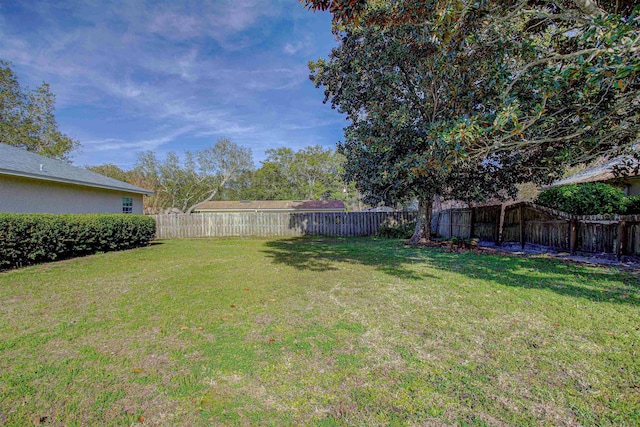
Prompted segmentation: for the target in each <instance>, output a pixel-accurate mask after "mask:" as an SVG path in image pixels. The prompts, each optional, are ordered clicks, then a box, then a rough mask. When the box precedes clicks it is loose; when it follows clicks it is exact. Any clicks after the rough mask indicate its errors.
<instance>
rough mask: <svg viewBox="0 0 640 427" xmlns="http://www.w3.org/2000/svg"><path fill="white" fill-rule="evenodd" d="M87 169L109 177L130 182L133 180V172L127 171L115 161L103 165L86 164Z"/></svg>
mask: <svg viewBox="0 0 640 427" xmlns="http://www.w3.org/2000/svg"><path fill="white" fill-rule="evenodd" d="M85 169H87V170H90V171H91V172H95V173H99V174H100V175H104V176H108V177H109V178H113V179H117V180H119V181H124V182H129V181H131V173H130V172H128V171H125V170H124V169H122V168H121V167H120V166H118V165H114V164H113V163H105V164H103V165H96V166H85Z"/></svg>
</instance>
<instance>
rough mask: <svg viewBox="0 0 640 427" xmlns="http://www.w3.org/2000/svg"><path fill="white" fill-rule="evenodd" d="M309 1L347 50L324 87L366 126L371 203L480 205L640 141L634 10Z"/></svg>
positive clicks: (349, 147)
mask: <svg viewBox="0 0 640 427" xmlns="http://www.w3.org/2000/svg"><path fill="white" fill-rule="evenodd" d="M305 3H306V4H307V6H309V7H310V8H313V9H320V10H325V9H327V8H331V10H332V11H333V12H334V17H335V19H336V22H337V24H336V26H335V27H334V30H335V32H336V33H337V34H338V35H340V36H341V42H342V43H341V45H340V46H339V47H338V48H337V49H334V50H333V52H332V53H331V55H330V58H329V61H325V60H319V61H318V62H316V63H312V64H311V71H312V78H313V79H314V81H315V83H316V85H318V86H324V87H325V94H326V97H327V100H331V102H332V104H333V106H334V107H337V108H339V110H340V111H342V112H344V113H346V114H347V115H348V116H349V118H350V119H351V121H352V125H351V126H349V127H348V128H347V129H346V132H345V142H344V143H343V144H342V146H341V150H342V152H343V153H344V154H345V155H346V156H347V157H348V159H349V163H348V165H347V175H348V176H349V177H350V178H352V179H355V180H356V181H357V182H358V185H359V186H360V190H361V191H363V193H364V194H365V195H366V196H367V197H373V198H378V199H398V198H406V197H418V198H421V199H422V200H424V201H426V202H427V204H428V200H430V198H431V197H432V195H433V194H435V193H442V192H449V194H450V195H452V196H455V197H459V198H463V199H468V198H477V197H480V196H481V195H482V193H485V194H486V193H488V192H490V191H495V190H498V189H499V187H503V188H505V189H507V190H511V188H512V187H511V186H512V184H513V183H515V182H517V181H527V180H531V181H537V182H544V181H548V180H551V179H553V178H554V177H555V176H557V174H558V173H559V169H560V165H563V164H566V163H577V162H582V161H585V160H588V159H590V158H593V157H594V156H597V155H601V154H609V155H613V154H617V153H619V152H622V151H624V150H625V149H629V148H630V147H631V146H632V145H633V144H634V143H635V142H637V141H638V129H639V128H640V126H639V116H640V114H639V105H638V104H639V103H638V102H637V93H638V89H639V87H638V84H639V80H638V71H639V70H640V65H639V64H640V62H639V57H640V56H639V55H638V54H637V52H638V44H639V37H638V18H637V17H636V15H634V14H633V13H632V12H630V10H631V5H632V3H628V2H609V3H607V4H605V5H604V6H603V7H609V8H611V10H613V11H614V12H617V13H618V14H615V13H614V14H605V13H603V11H602V9H600V7H598V6H597V5H596V4H595V3H594V2H592V1H590V0H575V1H565V2H555V3H554V2H551V3H548V2H543V3H541V2H535V1H522V2H510V1H502V0H501V1H484V2H474V1H440V0H432V1H417V0H387V1H383V0H379V1H373V0H372V1H369V2H365V1H350V0H333V1H306V2H305ZM356 18H358V19H356ZM498 177H499V180H498V181H499V182H498V183H497V182H496V178H498ZM460 192H461V193H460ZM465 193H466V194H465ZM424 210H425V211H426V210H428V207H425V209H424ZM425 222H426V221H425ZM423 233H424V234H427V233H428V231H427V230H424V232H423Z"/></svg>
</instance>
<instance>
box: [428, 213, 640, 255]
mask: <svg viewBox="0 0 640 427" xmlns="http://www.w3.org/2000/svg"><path fill="white" fill-rule="evenodd" d="M432 230H433V231H434V232H435V233H437V234H438V235H440V236H442V237H445V238H451V237H458V238H462V239H468V238H479V239H481V240H491V241H495V242H496V243H500V242H505V243H510V242H517V243H520V244H521V245H522V246H523V247H524V245H525V244H527V243H531V244H535V245H541V246H547V247H550V248H552V249H555V250H565V251H569V252H571V253H575V252H588V253H605V254H615V255H618V256H621V255H640V215H584V216H581V215H571V214H568V213H566V212H560V211H557V210H554V209H549V208H546V207H543V206H538V205H535V204H533V203H515V204H510V205H505V206H504V208H503V206H501V205H494V206H483V207H478V208H472V209H448V210H446V211H441V212H437V213H434V218H433V223H432Z"/></svg>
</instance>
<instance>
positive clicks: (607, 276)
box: [0, 239, 640, 426]
mask: <svg viewBox="0 0 640 427" xmlns="http://www.w3.org/2000/svg"><path fill="white" fill-rule="evenodd" d="M138 423H142V424H144V425H184V426H195V425H273V426H281V425H317V426H332V425H350V426H351V425H356V426H357V425H361V426H372V425H435V426H438V425H460V426H463V425H467V426H513V425H518V426H526V425H530V426H538V425H549V426H562V425H565V426H574V425H584V426H601V425H611V426H624V425H628V426H635V425H639V424H640V285H639V281H638V277H637V276H634V275H632V274H628V273H619V272H617V271H615V270H609V269H604V268H592V267H585V266H576V265H572V264H564V263H560V262H557V261H554V260H548V259H540V258H518V257H508V256H501V255H495V256H489V255H477V254H471V253H465V254H455V253H448V252H444V251H442V250H439V249H417V248H407V247H404V246H403V245H402V243H401V242H399V241H393V240H374V239H349V240H346V239H345V240H342V239H281V240H250V239H246V240H241V239H229V240H181V241H180V240H174V241H165V242H162V244H157V245H153V246H150V247H146V248H141V249H136V250H131V251H125V252H119V253H106V254H99V255H95V256H89V257H85V258H80V259H73V260H68V261H63V262H59V263H52V264H46V265H39V266H35V267H30V268H25V269H21V270H14V271H7V272H4V273H0V425H8V426H25V425H68V426H74V425H78V426H89V425H92V426H93V425H109V426H111V425H123V426H126V425H132V424H136V425H137V424H138Z"/></svg>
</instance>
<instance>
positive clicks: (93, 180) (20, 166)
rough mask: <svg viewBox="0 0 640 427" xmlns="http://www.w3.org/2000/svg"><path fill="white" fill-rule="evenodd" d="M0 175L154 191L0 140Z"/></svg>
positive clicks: (106, 187)
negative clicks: (0, 141) (3, 142)
mask: <svg viewBox="0 0 640 427" xmlns="http://www.w3.org/2000/svg"><path fill="white" fill-rule="evenodd" d="M0 175H12V176H20V177H24V178H32V179H40V180H44V181H54V182H63V183H66V184H74V185H82V186H86V187H96V188H104V189H107V190H117V191H126V192H128V193H139V194H153V191H149V190H145V189H144V188H140V187H137V186H135V185H131V184H128V183H126V182H122V181H118V180H117V179H113V178H109V177H106V176H104V175H100V174H97V173H95V172H91V171H89V170H87V169H84V168H79V167H76V166H72V165H70V164H69V163H67V162H64V161H62V160H55V159H50V158H48V157H44V156H41V155H39V154H35V153H31V152H29V151H26V150H23V149H21V148H17V147H12V146H10V145H6V144H2V143H0Z"/></svg>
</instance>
